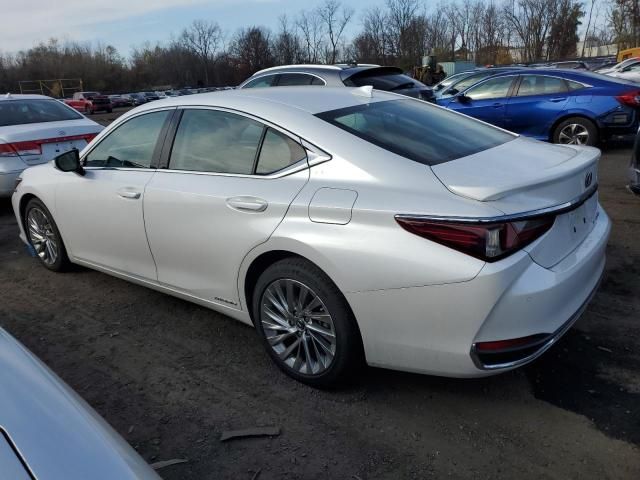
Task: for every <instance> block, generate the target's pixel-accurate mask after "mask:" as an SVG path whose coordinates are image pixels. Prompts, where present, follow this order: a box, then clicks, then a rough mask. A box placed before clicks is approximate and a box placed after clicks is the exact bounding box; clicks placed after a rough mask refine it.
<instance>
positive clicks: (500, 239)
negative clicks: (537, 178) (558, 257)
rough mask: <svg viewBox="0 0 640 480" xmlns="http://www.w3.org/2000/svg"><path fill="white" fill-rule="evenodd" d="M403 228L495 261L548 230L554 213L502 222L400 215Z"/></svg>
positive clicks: (485, 259) (398, 219)
mask: <svg viewBox="0 0 640 480" xmlns="http://www.w3.org/2000/svg"><path fill="white" fill-rule="evenodd" d="M396 221H397V222H398V224H400V226H401V227H402V228H404V229H405V230H407V231H408V232H411V233H413V234H416V235H419V236H421V237H423V238H426V239H428V240H432V241H434V242H437V243H440V244H441V245H445V246H447V247H450V248H453V249H454V250H458V251H459V252H462V253H466V254H468V255H471V256H473V257H476V258H479V259H481V260H484V261H487V262H495V261H496V260H500V259H501V258H504V257H506V256H508V255H511V254H512V253H514V252H516V251H518V250H520V249H521V248H523V247H525V246H526V245H528V244H530V243H531V242H533V241H534V240H536V239H537V238H540V237H541V236H542V235H543V234H544V233H546V232H547V231H549V229H551V227H552V226H553V222H554V221H555V215H551V216H545V217H539V218H532V219H526V220H520V221H513V222H502V223H498V222H496V223H482V224H481V223H477V224H476V223H461V222H456V221H452V220H431V219H423V218H420V217H411V216H404V215H399V216H397V217H396Z"/></svg>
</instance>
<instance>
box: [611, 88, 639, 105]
mask: <svg viewBox="0 0 640 480" xmlns="http://www.w3.org/2000/svg"><path fill="white" fill-rule="evenodd" d="M616 100H618V101H619V102H620V103H622V104H623V105H628V106H630V107H636V108H638V107H640V90H634V91H632V92H627V93H623V94H622V95H618V96H617V97H616Z"/></svg>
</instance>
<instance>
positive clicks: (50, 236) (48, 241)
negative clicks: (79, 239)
mask: <svg viewBox="0 0 640 480" xmlns="http://www.w3.org/2000/svg"><path fill="white" fill-rule="evenodd" d="M27 231H28V234H29V241H30V242H31V245H33V248H34V249H35V251H36V254H37V255H38V257H40V259H41V260H42V261H43V262H44V263H45V264H47V265H53V264H54V263H56V260H57V259H58V251H59V250H58V242H57V241H56V234H55V232H54V231H53V227H52V226H51V222H50V221H49V219H48V218H47V215H46V214H45V213H44V212H43V211H42V210H40V209H39V208H37V207H34V208H32V209H31V210H29V213H28V215H27Z"/></svg>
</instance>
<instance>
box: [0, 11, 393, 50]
mask: <svg viewBox="0 0 640 480" xmlns="http://www.w3.org/2000/svg"><path fill="white" fill-rule="evenodd" d="M320 3H321V0H305V1H300V0H208V1H205V0H98V1H96V0H58V1H51V0H18V1H15V2H11V7H10V8H6V7H4V8H2V14H1V15H0V17H1V18H2V29H1V30H0V50H2V51H4V52H17V51H18V50H24V49H27V48H30V47H32V46H34V45H36V44H37V43H39V42H40V41H46V40H47V39H49V38H51V37H55V38H58V39H61V40H65V39H66V40H79V41H91V42H94V43H95V42H102V43H103V44H109V45H113V46H115V47H116V48H117V49H118V50H119V51H120V53H121V54H124V55H128V54H129V51H130V50H131V47H133V46H137V45H141V44H143V43H144V42H146V41H149V42H151V43H155V42H157V41H164V40H167V39H169V38H170V36H171V34H172V33H173V34H176V35H177V34H178V33H179V32H180V31H181V30H182V29H183V28H184V27H185V26H186V25H188V24H189V23H190V22H191V21H192V20H194V19H196V18H202V19H206V20H215V21H217V22H218V23H219V24H220V26H221V27H222V29H223V30H224V31H225V32H226V33H227V34H228V35H227V36H230V35H231V34H232V33H233V32H234V31H235V30H236V29H237V28H239V27H243V26H249V25H263V26H266V27H269V28H271V29H274V30H275V29H276V28H277V25H278V17H279V16H280V15H282V14H284V13H286V14H287V16H289V17H290V18H293V17H295V16H296V15H297V13H298V12H299V11H300V10H302V9H311V8H313V7H314V6H316V5H318V4H320ZM345 3H346V4H349V5H350V6H351V7H353V8H354V9H356V15H355V16H354V19H353V20H352V24H351V27H350V32H349V34H351V33H353V32H354V31H356V30H357V29H359V28H360V18H361V13H362V11H363V10H364V9H365V8H366V7H368V6H372V5H377V4H380V5H381V4H383V3H384V2H383V0H369V1H367V0H347V1H345Z"/></svg>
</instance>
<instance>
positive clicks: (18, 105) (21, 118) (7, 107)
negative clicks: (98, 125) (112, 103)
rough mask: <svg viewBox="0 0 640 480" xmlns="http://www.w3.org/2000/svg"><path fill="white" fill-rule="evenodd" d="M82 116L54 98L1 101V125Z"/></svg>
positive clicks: (76, 118)
mask: <svg viewBox="0 0 640 480" xmlns="http://www.w3.org/2000/svg"><path fill="white" fill-rule="evenodd" d="M81 118H82V115H80V114H79V113H77V112H76V111H74V110H72V109H71V108H69V107H67V106H65V105H63V104H62V103H61V102H59V101H58V100H54V99H50V100H48V99H42V100H38V99H36V100H3V101H0V127H9V126H11V125H24V124H27V123H44V122H60V121H65V120H79V119H81Z"/></svg>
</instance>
